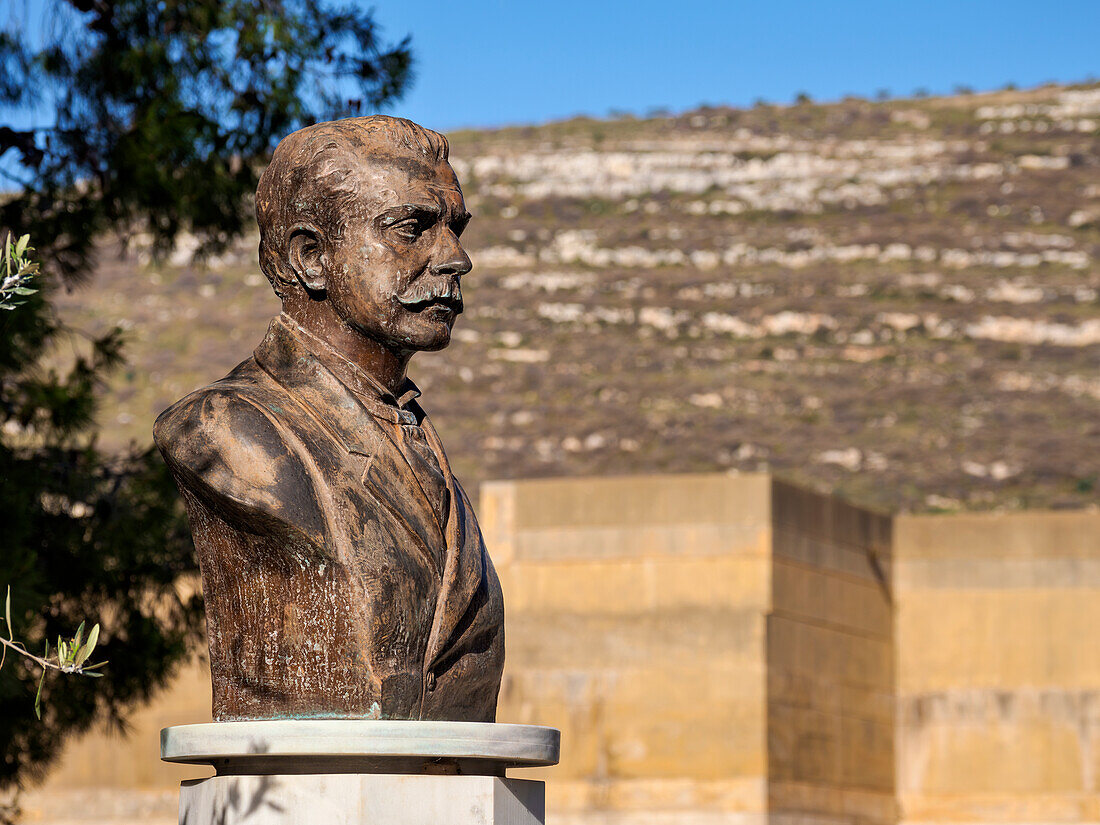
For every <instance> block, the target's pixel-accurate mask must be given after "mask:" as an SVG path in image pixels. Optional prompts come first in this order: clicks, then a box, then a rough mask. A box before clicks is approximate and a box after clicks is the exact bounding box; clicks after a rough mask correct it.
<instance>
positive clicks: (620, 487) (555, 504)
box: [481, 475, 771, 825]
mask: <svg viewBox="0 0 1100 825" xmlns="http://www.w3.org/2000/svg"><path fill="white" fill-rule="evenodd" d="M770 491H771V482H770V479H769V478H768V477H766V476H741V477H736V478H735V477H730V476H723V475H710V476H664V477H661V476H650V477H633V478H629V477H628V478H613V479H586V480H575V479H571V480H560V481H557V480H548V481H530V482H505V483H497V484H491V485H485V486H484V487H483V488H482V505H481V519H482V523H483V526H484V528H485V534H486V541H487V543H488V545H489V547H490V549H491V551H492V553H493V555H494V558H495V559H496V560H497V563H498V567H499V569H500V572H501V582H502V585H503V587H504V593H505V603H506V612H507V616H508V627H507V645H508V650H507V660H506V661H507V663H508V664H507V666H506V668H505V683H504V686H503V690H502V697H501V699H502V702H501V707H500V713H499V719H500V720H501V721H515V722H529V723H539V724H548V725H554V726H556V727H559V728H561V731H562V745H563V752H562V761H561V765H559V766H558V767H556V768H553V769H550V770H547V771H543V772H541V773H539V774H536V775H540V776H545V777H546V778H547V779H549V780H552V781H551V782H550V784H549V785H548V796H547V808H548V811H549V812H550V813H551V816H550V820H551V821H553V822H557V823H565V822H580V821H583V822H593V823H595V822H599V823H619V822H622V823H627V822H636V821H637V822H640V821H644V822H646V823H655V822H660V823H665V822H667V823H670V825H671V823H687V822H692V823H694V822H700V823H702V822H712V821H713V822H719V821H721V822H749V821H752V822H762V821H763V820H764V818H765V815H766V811H767V753H766V740H767V733H766V721H767V719H766V705H767V697H766V663H765V658H764V654H765V616H766V612H767V608H768V602H769V595H770V594H769V576H770V574H769V568H770V546H771V524H770V520H769V516H768V512H769V500H770V494H771V492H770ZM639 817H644V819H639Z"/></svg>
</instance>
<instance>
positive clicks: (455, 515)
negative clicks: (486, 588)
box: [421, 416, 484, 668]
mask: <svg viewBox="0 0 1100 825" xmlns="http://www.w3.org/2000/svg"><path fill="white" fill-rule="evenodd" d="M421 426H423V428H424V434H425V435H426V436H427V439H428V443H429V444H431V446H432V449H433V450H435V453H436V456H437V457H438V458H439V465H440V469H442V470H443V477H444V478H445V479H446V481H447V490H448V491H449V492H450V499H451V509H450V513H449V515H448V518H447V555H446V561H445V563H444V567H443V584H442V587H441V588H440V590H439V601H438V603H437V606H436V611H435V621H434V622H433V624H432V635H431V637H430V638H429V640H428V654H427V661H426V665H427V667H429V668H430V667H432V665H434V664H435V662H436V661H437V660H438V659H439V657H440V656H442V655H443V654H444V653H445V652H446V650H447V644H448V643H449V642H450V641H451V638H452V637H453V635H454V633H455V629H456V628H457V627H458V625H459V623H460V622H461V621H462V618H463V617H464V616H465V615H466V611H467V609H468V608H469V606H470V602H471V601H472V600H473V598H474V596H475V594H476V593H477V590H478V588H479V587H480V586H481V583H482V579H483V578H484V570H483V564H484V562H483V560H482V556H481V554H482V552H483V550H482V541H481V530H480V528H479V527H478V526H477V521H476V520H475V519H474V517H473V510H472V508H471V507H470V504H469V502H468V501H467V500H466V494H465V493H464V492H463V491H462V488H461V487H459V485H458V482H457V481H456V480H455V477H454V475H453V474H452V473H451V465H450V462H448V461H447V455H446V453H444V452H443V445H442V443H441V442H440V440H439V434H438V433H436V431H435V427H433V426H432V423H431V421H429V420H428V418H427V417H426V416H425V417H424V418H423V421H422V424H421Z"/></svg>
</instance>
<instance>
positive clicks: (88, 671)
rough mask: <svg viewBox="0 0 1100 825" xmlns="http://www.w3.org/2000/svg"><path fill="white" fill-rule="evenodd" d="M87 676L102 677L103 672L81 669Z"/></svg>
mask: <svg viewBox="0 0 1100 825" xmlns="http://www.w3.org/2000/svg"><path fill="white" fill-rule="evenodd" d="M80 672H81V673H82V674H83V675H85V676H91V677H92V678H93V679H102V678H103V674H102V673H96V672H95V671H94V670H82V671H80Z"/></svg>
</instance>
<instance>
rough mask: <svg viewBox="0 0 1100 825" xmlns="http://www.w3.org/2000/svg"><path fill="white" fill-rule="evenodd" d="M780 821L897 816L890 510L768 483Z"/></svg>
mask: <svg viewBox="0 0 1100 825" xmlns="http://www.w3.org/2000/svg"><path fill="white" fill-rule="evenodd" d="M771 520H772V530H773V538H772V605H771V611H770V613H769V615H768V644H767V666H768V807H769V810H770V812H771V814H772V817H771V818H772V821H773V822H783V823H793V822H814V823H828V822H835V823H850V822H861V823H881V824H882V825H886V823H893V822H894V821H895V818H896V817H895V806H894V626H893V625H894V623H893V605H892V603H891V583H890V577H891V565H892V562H891V534H890V533H891V521H890V518H889V517H887V516H883V515H877V514H875V513H872V512H869V511H867V510H863V509H860V508H858V507H853V506H852V505H850V504H846V503H844V502H842V501H839V500H837V499H834V498H828V497H825V496H821V495H817V494H814V493H811V492H808V491H806V490H801V489H799V488H797V487H793V486H791V485H788V484H784V483H782V482H775V483H773V485H772V501H771Z"/></svg>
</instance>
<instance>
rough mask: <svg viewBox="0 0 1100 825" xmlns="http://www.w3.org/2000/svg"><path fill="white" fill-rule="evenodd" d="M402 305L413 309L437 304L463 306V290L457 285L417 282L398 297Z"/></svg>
mask: <svg viewBox="0 0 1100 825" xmlns="http://www.w3.org/2000/svg"><path fill="white" fill-rule="evenodd" d="M397 300H398V301H400V302H401V304H402V305H404V306H407V307H411V306H419V305H420V304H434V303H437V302H443V303H449V304H458V305H459V306H461V305H462V288H461V287H460V286H459V285H458V284H457V283H452V282H445V283H441V284H439V283H436V284H430V283H429V284H425V283H421V282H419V281H418V282H417V283H415V284H413V285H412V286H411V287H409V289H407V290H406V291H405V292H402V293H401V294H399V295H398V296H397Z"/></svg>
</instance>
